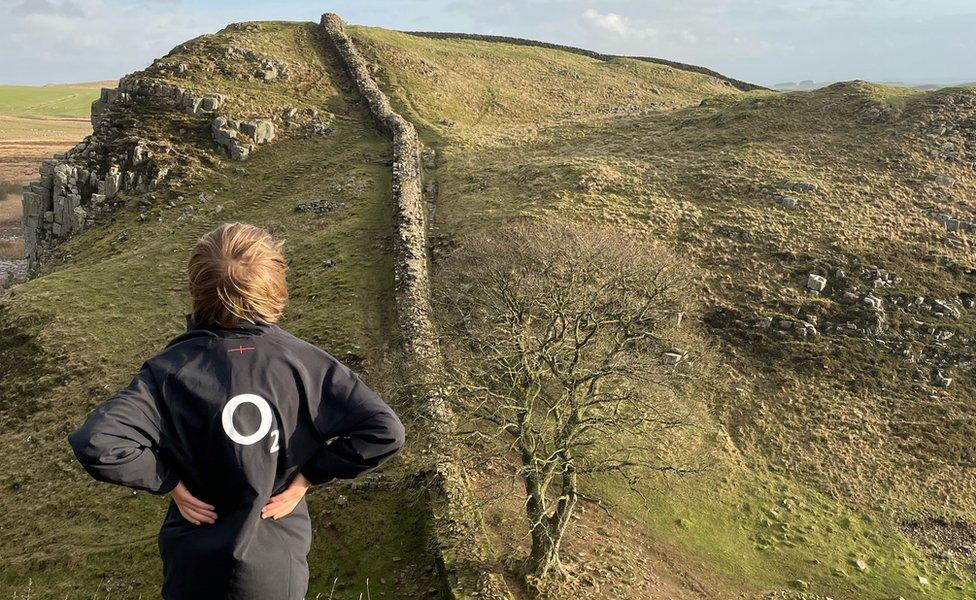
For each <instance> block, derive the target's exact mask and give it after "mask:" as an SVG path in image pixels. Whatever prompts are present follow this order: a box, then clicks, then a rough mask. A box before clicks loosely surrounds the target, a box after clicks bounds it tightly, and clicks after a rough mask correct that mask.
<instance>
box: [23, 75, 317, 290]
mask: <svg viewBox="0 0 976 600" xmlns="http://www.w3.org/2000/svg"><path fill="white" fill-rule="evenodd" d="M226 102H227V96H225V95H223V94H218V93H195V92H192V91H190V90H187V89H186V88H183V87H181V86H179V85H176V84H174V83H170V82H167V81H161V80H156V79H150V78H144V77H141V76H139V75H127V76H126V77H123V78H122V79H121V80H120V81H119V87H118V88H116V89H108V88H103V89H102V92H101V95H100V97H99V98H98V99H97V100H95V101H94V102H93V103H92V107H91V111H92V114H91V120H92V126H93V133H92V135H90V136H88V137H86V138H85V139H84V140H83V141H82V142H81V143H79V144H78V145H77V146H75V147H74V148H72V149H71V150H69V151H68V152H66V153H64V154H58V155H55V156H54V157H53V158H52V159H51V160H47V161H45V162H44V163H43V164H42V165H41V169H40V177H39V179H38V180H37V181H33V182H31V183H30V184H28V185H27V186H26V187H24V192H23V229H24V252H25V258H26V259H27V265H28V271H29V272H31V273H34V272H36V270H37V267H38V266H39V264H40V263H41V262H42V261H43V260H44V259H45V257H46V256H47V255H48V254H49V253H50V251H51V249H52V248H54V247H55V246H57V245H58V244H60V243H61V242H62V241H64V240H65V239H67V238H68V237H70V236H72V235H74V234H77V233H79V232H81V231H83V230H85V229H86V228H88V227H90V226H91V225H92V224H93V223H94V222H95V220H96V219H97V218H98V217H99V216H100V215H103V214H107V213H110V212H112V211H114V210H115V209H116V208H117V207H118V206H119V205H120V204H121V202H122V200H121V196H122V195H124V194H134V193H145V192H148V191H150V190H152V189H154V188H155V187H156V186H158V185H159V183H160V182H161V181H162V180H163V179H164V178H166V177H167V175H169V173H170V170H171V165H170V164H169V163H168V162H167V161H164V160H162V158H161V153H160V152H158V150H159V147H158V144H156V143H154V142H153V140H149V139H140V138H139V137H138V136H133V135H132V127H131V121H132V119H131V117H132V112H133V108H134V107H135V106H136V105H146V104H151V105H154V106H157V107H158V106H160V105H162V106H164V107H168V108H171V109H173V110H179V111H182V112H185V113H187V114H189V115H194V116H199V117H201V118H206V119H210V126H211V132H212V134H213V139H214V145H215V148H216V149H218V150H220V151H221V152H223V153H225V154H226V155H227V156H228V157H229V158H231V159H232V160H238V161H240V160H246V159H247V158H248V157H249V156H250V155H251V154H252V152H253V151H254V149H255V148H256V147H257V146H260V145H263V144H267V143H269V142H271V141H272V140H274V138H275V136H276V134H277V128H276V127H275V124H274V122H273V121H272V120H271V119H264V118H258V119H246V120H238V119H234V118H231V117H227V116H221V115H220V111H221V110H222V109H224V108H225V105H226ZM316 114H317V113H316ZM318 123H320V122H318V121H316V122H314V123H312V125H317V124H318Z"/></svg>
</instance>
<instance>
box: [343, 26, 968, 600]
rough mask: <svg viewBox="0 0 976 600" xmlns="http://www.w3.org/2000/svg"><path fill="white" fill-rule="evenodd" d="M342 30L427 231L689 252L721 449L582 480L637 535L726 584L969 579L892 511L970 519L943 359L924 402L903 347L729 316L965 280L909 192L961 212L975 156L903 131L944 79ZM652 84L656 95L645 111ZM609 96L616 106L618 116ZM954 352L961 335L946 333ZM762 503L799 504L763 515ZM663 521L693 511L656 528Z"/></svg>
mask: <svg viewBox="0 0 976 600" xmlns="http://www.w3.org/2000/svg"><path fill="white" fill-rule="evenodd" d="M353 35H354V37H355V39H356V41H357V43H358V44H359V45H360V47H361V49H365V52H366V54H367V55H368V57H369V59H370V60H371V61H373V62H375V63H376V64H377V73H378V77H379V79H380V81H381V85H382V86H383V87H384V88H385V90H386V91H387V92H388V93H389V94H390V95H391V98H392V99H393V102H394V104H395V106H396V108H397V109H398V110H400V111H402V112H403V113H404V114H406V115H407V116H408V117H409V118H411V119H412V120H414V121H415V122H416V123H418V124H419V125H420V128H421V136H422V137H423V138H424V139H425V141H426V142H427V143H428V145H430V146H432V147H434V148H436V150H437V153H438V164H437V167H436V168H434V169H428V170H427V171H426V174H425V175H426V177H427V179H428V180H436V181H437V183H438V195H437V198H436V199H435V200H434V204H435V206H436V213H435V218H434V220H433V224H432V239H433V240H434V242H435V243H446V244H455V243H460V244H463V243H464V240H465V238H466V236H467V235H469V234H471V233H474V232H477V231H480V230H491V229H493V228H495V227H497V226H498V225H499V223H501V222H503V221H505V220H507V219H511V218H518V217H531V218H536V219H552V218H559V219H571V220H577V221H580V222H591V221H597V222H601V223H604V224H609V225H612V226H615V227H619V228H621V229H625V230H631V231H639V232H641V233H643V234H645V235H649V236H651V237H653V238H655V239H657V240H660V241H662V242H664V243H665V244H667V245H669V246H670V247H672V248H673V249H674V250H675V251H676V252H677V253H678V254H679V255H681V256H683V257H685V258H686V259H687V260H689V261H693V262H694V264H696V265H697V266H698V267H699V268H700V272H701V280H700V285H701V288H700V289H701V294H700V295H701V298H702V314H700V315H699V318H700V320H701V327H702V330H703V332H704V333H705V334H706V335H708V336H709V338H710V340H711V341H712V342H713V343H715V344H717V345H718V346H719V347H720V348H721V349H722V354H723V362H724V363H725V366H724V367H723V378H724V379H726V381H727V382H728V384H727V390H726V391H725V392H723V394H721V395H720V397H719V399H718V400H717V401H716V402H715V403H714V404H713V406H712V418H713V428H714V432H727V433H728V434H729V435H730V436H731V441H732V443H733V444H734V446H730V448H729V450H728V453H729V455H728V456H726V457H725V459H723V461H722V462H720V465H721V466H720V467H719V469H723V468H728V465H729V464H735V465H737V466H736V468H734V469H733V470H732V475H731V476H730V477H729V478H728V479H727V480H726V481H724V482H718V481H715V480H714V479H709V480H707V481H706V482H705V483H693V482H690V481H688V482H680V481H679V482H676V483H674V484H673V487H672V488H671V489H670V490H669V491H668V492H667V493H665V494H654V493H653V490H647V491H646V494H647V495H648V498H650V502H649V503H648V504H644V503H643V502H642V501H641V500H640V499H639V497H636V496H634V497H631V496H630V495H628V494H627V493H625V491H624V490H623V489H621V488H620V487H619V485H616V484H612V483H610V482H603V483H602V484H599V485H596V487H595V488H594V491H595V493H596V495H597V496H598V497H601V498H603V499H604V500H605V501H607V502H609V503H610V504H612V505H619V506H620V507H621V509H622V510H623V511H624V512H625V514H626V515H629V516H630V517H632V518H635V519H637V520H638V521H640V522H642V523H643V524H644V527H646V533H647V536H648V543H649V544H650V545H654V544H655V543H668V544H672V543H673V544H674V545H675V547H676V548H678V549H679V550H680V551H679V555H681V556H683V558H682V559H681V561H680V562H679V566H680V565H684V567H682V568H685V569H687V570H688V571H690V572H692V573H696V574H706V575H707V576H708V577H711V578H712V580H713V583H714V585H715V586H716V589H721V590H725V592H726V593H734V592H736V591H739V590H743V591H752V592H757V593H758V592H759V591H762V590H775V589H790V588H791V582H792V581H794V580H798V579H799V580H803V581H805V582H807V583H808V584H809V585H810V592H811V593H821V594H826V595H831V594H834V595H835V597H867V598H886V597H889V596H890V597H897V596H898V595H899V594H900V595H903V596H905V597H915V596H917V595H918V594H919V593H922V591H923V590H922V589H921V588H920V587H919V585H918V583H917V580H916V579H914V578H915V577H916V576H917V575H919V574H921V575H923V576H925V577H927V578H928V579H929V580H930V585H929V586H928V588H926V589H927V590H928V594H929V595H931V596H932V597H946V598H949V597H960V598H961V597H967V595H971V594H972V593H973V590H972V583H971V579H970V578H968V577H967V578H966V583H965V584H963V583H962V580H960V579H958V578H957V576H956V574H955V570H954V567H952V566H945V565H943V564H941V563H937V562H934V561H932V560H931V559H929V558H927V557H926V556H925V555H923V554H922V552H921V550H919V549H915V548H914V547H913V546H911V544H910V542H909V541H908V540H907V539H906V538H905V537H904V535H903V534H902V533H900V531H899V529H898V522H899V521H901V520H902V519H906V518H910V517H912V516H913V515H918V514H943V515H951V516H954V517H961V518H964V519H967V520H970V521H972V520H974V519H976V501H974V500H973V498H972V496H971V494H969V493H968V492H966V491H965V490H968V489H970V485H971V484H972V483H973V481H974V479H973V477H974V475H973V472H972V470H971V469H970V468H968V467H966V466H965V465H966V464H971V463H967V462H966V459H965V457H966V456H968V454H965V452H966V451H965V450H964V448H965V444H963V443H962V440H963V439H965V436H966V435H968V434H967V433H965V432H968V431H969V430H968V428H967V427H965V424H966V423H968V422H969V420H967V418H966V417H965V415H966V414H968V412H967V411H971V410H972V404H971V397H972V392H973V389H974V387H973V381H972V379H971V378H970V377H967V376H966V375H965V374H964V373H963V372H962V370H958V371H956V374H957V376H958V381H957V382H955V383H954V384H953V385H954V386H957V387H954V388H950V389H949V390H948V391H946V392H940V393H938V395H936V396H932V397H928V394H927V393H926V392H924V391H923V390H922V389H921V388H923V387H924V385H925V381H924V377H923V378H922V379H921V380H920V379H919V375H918V374H917V373H916V372H915V367H914V366H913V364H912V363H911V362H910V361H905V360H903V359H901V358H899V357H898V356H897V355H896V354H895V352H893V351H892V350H891V349H890V348H885V347H884V346H881V345H879V344H876V343H875V342H874V341H873V340H871V339H863V338H860V337H845V336H840V335H835V336H831V337H828V336H821V337H819V338H816V339H813V340H808V341H804V342H800V341H793V340H792V339H790V338H788V337H785V338H777V337H775V336H770V335H764V334H761V333H759V332H757V331H756V330H755V329H748V328H743V327H739V326H737V325H736V324H735V319H737V318H749V317H750V316H751V315H753V314H759V315H771V316H775V317H777V318H783V317H792V315H793V312H792V311H793V310H798V311H800V312H801V313H802V314H806V313H809V314H813V315H816V316H819V317H820V319H821V322H824V321H828V320H830V319H834V320H837V319H842V318H844V317H845V316H846V314H847V313H848V312H853V314H854V315H855V316H856V315H858V313H857V310H858V309H857V308H856V306H854V307H851V306H848V305H844V304H842V303H840V302H838V301H837V300H834V299H831V298H823V297H822V298H812V297H810V296H809V295H808V294H807V293H806V292H805V290H804V281H805V277H806V274H807V273H808V272H810V271H814V270H816V271H819V272H826V273H833V272H834V271H835V270H836V269H838V268H843V269H845V270H846V271H847V272H850V273H859V271H860V267H862V266H868V265H878V266H880V267H881V268H885V269H888V270H890V271H892V272H895V273H897V274H898V275H899V276H900V277H901V278H902V281H901V282H900V283H899V284H898V285H897V287H896V288H894V289H893V291H892V293H893V294H902V295H904V296H907V297H914V296H915V295H921V296H926V297H938V298H952V297H954V296H955V295H956V294H957V293H959V292H961V291H965V290H966V289H967V283H966V282H965V280H964V279H963V278H961V277H959V276H958V275H956V274H954V273H957V272H959V271H958V270H956V269H955V268H954V267H950V268H948V269H947V268H946V266H947V265H960V266H962V265H969V264H971V255H970V253H971V246H969V245H968V243H965V242H963V243H957V244H955V245H953V244H952V243H947V242H945V241H944V240H941V239H939V234H938V228H937V226H935V225H934V224H933V222H932V221H931V219H929V218H928V217H925V216H924V215H923V214H922V210H921V207H922V206H923V205H924V200H922V199H923V198H924V199H926V200H930V199H931V197H932V193H931V191H930V190H929V189H928V188H927V187H926V185H927V182H928V181H931V178H932V177H934V175H935V174H939V173H947V174H951V175H952V176H953V177H955V178H956V180H957V185H956V188H955V190H956V193H955V194H954V196H955V198H956V199H957V201H959V202H961V204H960V205H959V206H967V207H970V209H971V208H972V205H971V203H969V202H968V201H967V200H966V198H971V197H972V195H971V192H972V191H974V190H976V178H974V177H973V175H972V172H971V171H967V170H966V169H965V168H963V167H962V166H957V165H950V164H945V163H941V162H934V161H930V160H929V159H927V158H925V157H924V156H922V154H921V149H922V148H923V147H925V145H926V144H929V143H931V142H929V141H927V140H925V139H924V138H922V137H921V136H920V135H919V134H918V133H917V127H919V126H920V124H921V123H924V122H925V120H926V119H928V118H930V116H929V115H930V114H931V113H932V111H933V110H934V109H933V108H932V107H933V103H937V102H938V101H939V100H940V98H943V97H944V96H945V95H946V94H951V93H954V92H953V90H940V91H937V92H932V93H922V92H919V91H916V90H912V89H907V88H899V87H893V86H879V85H873V84H867V83H863V82H852V83H846V84H838V85H834V86H830V87H828V88H824V89H821V90H816V91H814V92H807V93H803V92H798V93H788V94H774V93H769V92H751V93H745V94H743V93H735V94H730V93H728V89H727V88H719V87H718V86H715V87H713V86H712V85H711V83H710V81H709V80H708V79H707V78H703V77H700V76H697V75H694V74H690V73H679V72H675V71H673V70H672V71H668V70H662V69H661V68H660V67H659V66H655V65H647V66H637V65H632V64H629V63H628V62H627V61H623V62H621V61H612V62H611V63H602V62H599V61H594V60H590V59H586V58H583V57H579V56H575V55H565V54H562V53H559V52H557V51H544V50H536V49H527V48H525V47H519V46H511V45H508V44H504V43H491V42H472V41H456V40H430V39H426V38H424V39H421V38H415V37H411V36H408V35H404V34H399V33H395V32H389V31H384V30H377V29H371V28H364V27H356V28H353ZM662 78H663V81H662ZM611 81H612V82H614V83H620V85H619V86H615V85H613V83H610V82H611ZM624 82H626V83H624ZM652 89H653V90H657V92H656V93H652V91H651V90H652ZM653 98H657V99H658V100H659V101H662V102H663V105H661V106H659V107H658V108H659V109H660V110H642V107H645V106H646V105H647V104H648V103H649V102H650V101H651V100H652V99H653ZM703 98H706V102H705V103H704V105H701V106H699V101H700V100H701V99H703ZM621 105H625V106H629V107H630V108H629V109H626V110H622V111H616V112H615V111H614V109H615V107H620V106H621ZM872 105H880V106H890V107H891V110H892V114H893V115H894V116H893V118H892V119H891V120H890V121H889V122H882V123H868V122H864V121H863V120H862V119H861V118H860V116H859V115H860V114H861V111H862V110H864V108H865V107H868V106H872ZM635 107H636V108H635ZM956 118H957V119H958V120H960V121H963V120H964V119H965V118H966V115H965V113H962V114H960V115H959V116H958V117H956ZM788 180H804V181H810V182H813V183H816V184H817V185H818V188H819V189H818V190H817V191H816V192H814V193H806V194H797V193H792V192H785V193H791V194H792V195H796V196H798V197H799V198H800V202H801V204H800V207H799V208H798V209H797V210H793V211H787V210H785V209H783V208H782V207H781V206H780V205H779V204H778V203H777V201H776V195H777V194H779V193H784V190H783V188H782V184H783V183H784V182H785V181H788ZM960 268H961V269H964V268H965V267H960ZM435 285H444V286H450V285H451V282H446V281H442V280H440V279H438V278H437V277H435ZM861 286H862V287H861V292H862V293H863V291H864V285H863V284H861ZM878 293H885V291H884V290H881V291H879V292H878ZM886 297H887V298H889V299H888V300H886V302H889V303H890V302H891V301H892V300H891V298H890V297H888V296H886ZM889 306H890V304H889ZM920 318H921V317H920ZM891 319H892V320H893V321H898V320H901V322H909V321H910V320H911V317H910V316H908V315H904V314H901V313H896V312H894V311H893V312H892V316H891ZM943 321H944V320H943ZM934 324H936V325H938V326H939V327H950V328H952V329H953V330H954V331H956V332H957V333H959V334H962V335H963V336H964V337H963V339H967V337H971V336H972V335H973V334H974V332H976V327H974V325H976V322H974V319H973V317H972V316H971V315H966V316H964V317H963V318H962V319H960V321H959V322H958V323H945V322H939V323H934ZM953 348H954V351H956V352H960V353H962V354H963V355H965V354H966V352H967V351H966V347H965V344H964V343H963V342H959V343H958V344H957V345H955V346H953ZM920 395H922V397H925V398H926V399H925V402H926V403H927V404H925V405H920V404H919V402H920ZM967 398H969V400H967ZM932 411H936V412H934V413H933V412H932ZM934 414H948V415H950V416H949V417H948V418H946V419H944V420H940V419H936V418H934V416H933V415H934ZM906 422H908V423H919V422H923V423H924V424H925V425H924V428H918V427H912V426H909V427H907V428H906V427H905V426H904V425H902V423H906ZM733 457H735V458H733ZM767 473H772V474H773V475H769V474H767ZM960 481H965V482H967V483H966V484H965V485H960V484H959V482H960ZM782 498H788V499H789V502H790V503H792V504H793V505H795V506H796V509H795V510H787V511H779V512H780V516H779V517H778V518H777V519H770V518H768V517H764V516H762V514H764V513H763V511H768V510H770V509H773V508H774V507H775V505H776V504H777V503H778V502H780V501H781V500H782ZM746 505H748V506H750V507H752V508H751V509H749V510H751V511H752V512H751V513H750V512H746V510H745V509H743V508H742V507H743V506H746ZM517 515H518V513H517V512H516V513H515V518H514V519H515V520H514V522H516V523H518V518H517ZM680 519H686V520H687V521H689V522H690V523H692V524H697V525H693V526H691V527H689V528H688V529H687V530H685V529H680V530H676V528H675V526H674V523H676V522H677V521H678V520H680ZM840 520H845V521H844V522H847V521H848V520H849V521H850V522H851V523H854V522H857V523H859V525H857V526H851V527H844V526H840V525H838V523H839V522H840ZM730 524H734V526H729V525H730ZM506 527H508V526H506ZM794 533H795V535H794ZM518 534H519V529H517V528H516V529H514V530H508V529H506V530H504V531H499V532H496V535H497V536H499V537H501V538H506V537H511V536H513V535H518ZM777 540H779V541H777ZM781 542H782V543H781ZM786 542H788V543H786ZM761 546H768V549H767V548H762V547H761ZM858 553H863V554H865V556H871V557H873V558H872V560H874V561H875V563H874V564H873V566H872V563H871V561H870V560H868V563H869V570H868V571H867V572H866V573H861V572H860V571H857V572H854V571H855V570H854V569H852V567H851V565H850V564H848V563H849V562H850V560H851V557H852V556H854V555H855V554H858ZM855 560H856V559H855ZM816 561H820V562H819V563H817V562H816ZM835 568H836V569H843V570H844V571H845V573H846V575H839V576H834V575H833V574H832V569H835ZM792 585H798V584H792ZM957 585H962V586H963V587H962V588H957V587H956V586H957Z"/></svg>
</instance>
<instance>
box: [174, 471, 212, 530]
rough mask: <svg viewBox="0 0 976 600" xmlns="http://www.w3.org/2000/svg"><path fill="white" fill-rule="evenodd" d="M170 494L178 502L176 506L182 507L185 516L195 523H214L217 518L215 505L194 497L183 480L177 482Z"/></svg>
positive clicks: (181, 511) (181, 512) (181, 510)
mask: <svg viewBox="0 0 976 600" xmlns="http://www.w3.org/2000/svg"><path fill="white" fill-rule="evenodd" d="M169 495H170V496H172V498H173V502H176V508H178V509H180V514H181V515H183V518H184V519H186V520H187V521H189V522H191V523H193V524H194V525H200V524H202V523H213V522H214V521H216V520H217V513H215V512H214V507H213V506H211V505H209V504H207V503H206V502H204V501H203V500H198V499H197V498H196V497H194V495H193V494H191V493H190V490H188V489H186V486H185V485H183V482H182V481H181V482H179V483H177V484H176V487H175V488H173V491H171V492H170V493H169Z"/></svg>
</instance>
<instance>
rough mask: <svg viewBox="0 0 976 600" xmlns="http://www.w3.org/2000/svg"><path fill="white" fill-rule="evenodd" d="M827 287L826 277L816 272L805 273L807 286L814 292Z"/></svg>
mask: <svg viewBox="0 0 976 600" xmlns="http://www.w3.org/2000/svg"><path fill="white" fill-rule="evenodd" d="M826 287H827V279H826V278H825V277H821V276H820V275H817V274H816V273H810V274H809V275H807V288H808V289H810V290H813V291H814V292H822V291H823V290H824V288H826Z"/></svg>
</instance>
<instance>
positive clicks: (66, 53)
mask: <svg viewBox="0 0 976 600" xmlns="http://www.w3.org/2000/svg"><path fill="white" fill-rule="evenodd" d="M208 17H209V15H208V14H207V13H206V12H204V11H199V10H194V9H192V8H189V7H187V6H185V5H183V4H182V3H181V2H176V1H169V0H138V1H134V2H133V1H120V0H27V1H22V2H11V1H10V0H0V36H2V39H3V40H4V42H3V45H4V49H3V52H2V53H0V82H4V83H7V82H19V83H50V82H71V81H85V80H98V79H114V78H117V77H120V76H121V75H124V74H126V73H127V72H130V71H134V70H137V69H139V68H143V67H145V66H146V65H147V64H148V63H149V62H150V61H151V60H152V59H153V58H155V57H156V56H160V55H162V54H165V53H166V52H168V51H169V50H170V49H171V48H173V47H174V46H176V45H177V44H179V43H180V42H182V41H185V40H186V39H188V38H191V37H194V36H196V35H199V34H201V33H204V32H206V31H212V30H214V29H216V28H218V27H220V26H223V25H224V23H220V22H219V21H216V20H214V19H211V18H208Z"/></svg>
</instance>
